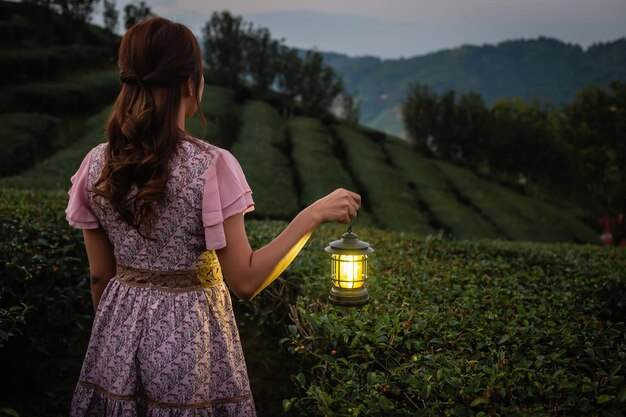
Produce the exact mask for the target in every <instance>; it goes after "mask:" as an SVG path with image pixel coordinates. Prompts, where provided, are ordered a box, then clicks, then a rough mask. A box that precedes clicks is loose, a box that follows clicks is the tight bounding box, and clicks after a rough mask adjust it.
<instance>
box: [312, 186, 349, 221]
mask: <svg viewBox="0 0 626 417" xmlns="http://www.w3.org/2000/svg"><path fill="white" fill-rule="evenodd" d="M359 207H361V196H360V195H358V194H357V193H353V192H352V191H348V190H346V189H344V188H338V189H336V190H335V191H333V192H332V193H330V194H328V195H327V196H325V197H322V198H320V199H319V200H317V201H316V202H315V203H313V204H311V205H310V206H309V207H307V208H306V209H305V210H308V211H310V212H311V215H312V216H313V217H314V218H315V220H316V223H317V224H322V223H326V222H340V223H350V222H351V221H352V219H353V218H355V217H356V215H357V211H358V210H359Z"/></svg>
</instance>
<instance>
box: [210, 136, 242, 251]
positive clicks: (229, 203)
mask: <svg viewBox="0 0 626 417" xmlns="http://www.w3.org/2000/svg"><path fill="white" fill-rule="evenodd" d="M252 210H254V201H253V200H252V190H250V186H249V185H248V182H247V181H246V177H245V175H244V173H243V170H242V169H241V165H239V162H238V161H237V159H235V157H234V156H233V155H232V154H231V153H230V152H228V151H227V150H224V149H219V148H218V149H216V151H215V156H214V157H213V160H212V161H211V164H210V165H209V168H208V170H207V177H206V180H205V183H204V195H203V198H202V223H203V226H204V238H205V241H206V248H207V249H221V248H223V247H225V246H226V236H225V235H224V227H223V223H224V220H225V219H227V218H229V217H231V216H234V215H235V214H239V213H247V212H250V211H252Z"/></svg>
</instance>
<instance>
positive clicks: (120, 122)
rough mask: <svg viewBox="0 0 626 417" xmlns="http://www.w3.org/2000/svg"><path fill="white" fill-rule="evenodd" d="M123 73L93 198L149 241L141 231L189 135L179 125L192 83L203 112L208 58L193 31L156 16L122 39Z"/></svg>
mask: <svg viewBox="0 0 626 417" xmlns="http://www.w3.org/2000/svg"><path fill="white" fill-rule="evenodd" d="M118 66H119V70H120V80H121V81H122V88H121V90H120V93H119V95H118V97H117V99H116V101H115V104H114V105H113V110H112V111H111V114H110V115H109V118H108V120H107V123H106V136H107V140H108V147H107V149H106V157H105V163H104V166H103V169H102V173H101V174H100V177H99V178H98V180H97V181H96V183H95V184H94V186H93V188H92V191H93V192H95V193H96V194H97V195H98V196H100V197H104V198H106V199H107V200H109V201H110V202H111V204H112V205H113V208H114V209H115V211H116V212H117V213H118V214H119V216H120V217H121V219H122V220H124V221H125V222H127V223H128V224H130V225H132V226H134V227H136V228H137V229H139V230H140V233H141V234H142V235H144V236H145V234H144V233H142V230H149V227H150V225H151V223H152V220H153V214H154V212H153V203H156V202H158V201H161V200H162V199H163V197H164V195H165V189H166V185H167V179H168V177H169V161H170V159H171V158H172V155H174V153H175V152H176V148H177V145H178V142H179V140H180V138H181V135H182V134H183V133H184V132H182V131H181V130H180V129H179V128H178V125H177V121H178V113H179V105H180V99H181V90H182V89H183V88H186V86H187V82H188V80H189V78H190V77H191V80H192V83H193V90H194V92H195V94H194V95H195V100H196V104H197V105H198V110H199V109H200V103H199V94H200V82H201V77H202V71H203V69H202V53H201V50H200V45H199V44H198V41H197V40H196V37H195V36H194V35H193V33H192V32H191V30H189V29H188V28H187V27H186V26H184V25H181V24H179V23H174V22H172V21H170V20H167V19H164V18H160V17H155V18H151V19H148V20H145V21H143V22H141V23H138V24H136V25H135V26H133V27H131V28H130V29H129V30H128V31H127V32H126V34H125V35H124V36H123V37H122V41H121V44H120V48H119V53H118ZM198 113H200V118H201V121H202V123H203V124H205V123H206V122H205V120H204V118H203V115H202V112H200V111H198ZM133 186H136V187H137V188H136V192H135V190H133ZM131 191H132V192H131Z"/></svg>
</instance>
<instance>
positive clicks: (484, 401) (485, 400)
mask: <svg viewBox="0 0 626 417" xmlns="http://www.w3.org/2000/svg"><path fill="white" fill-rule="evenodd" d="M480 404H489V398H486V397H478V398H475V399H474V401H472V403H471V404H470V407H476V406H477V405H480Z"/></svg>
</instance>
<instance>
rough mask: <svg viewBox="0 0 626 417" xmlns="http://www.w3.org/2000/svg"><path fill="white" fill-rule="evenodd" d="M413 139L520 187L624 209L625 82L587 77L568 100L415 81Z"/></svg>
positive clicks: (409, 109) (410, 103)
mask: <svg viewBox="0 0 626 417" xmlns="http://www.w3.org/2000/svg"><path fill="white" fill-rule="evenodd" d="M402 115H403V118H404V124H405V128H406V131H407V133H408V136H409V138H410V140H411V142H412V144H413V145H414V146H415V147H416V148H417V149H419V150H420V151H421V152H424V153H426V154H428V155H431V156H433V157H436V158H441V159H445V160H447V161H450V162H453V163H455V164H458V165H462V166H465V167H467V168H470V169H472V170H473V171H475V172H477V173H479V174H483V175H488V176H490V177H491V178H494V179H498V180H501V181H504V182H506V183H508V184H515V185H517V186H518V187H520V188H522V189H523V190H526V191H529V192H533V193H538V194H543V195H547V194H550V195H552V196H553V197H555V198H563V197H565V198H569V199H571V200H574V201H576V202H578V203H581V204H582V205H583V206H584V207H586V208H589V209H591V210H592V211H593V212H594V213H596V214H598V215H610V216H615V215H618V214H620V213H626V84H625V83H623V82H619V81H614V82H612V83H611V84H610V85H609V86H608V87H603V86H599V85H588V86H587V87H585V88H583V89H582V90H581V91H579V92H578V94H577V95H576V97H575V98H574V99H573V100H572V101H571V102H569V103H568V104H566V105H564V106H562V107H557V106H555V105H553V104H552V103H550V102H549V101H545V100H544V101H541V100H537V99H534V100H530V101H525V100H522V99H520V98H511V99H505V100H500V101H497V102H495V103H494V104H493V105H492V106H491V107H487V106H486V105H485V103H484V101H483V99H482V97H481V96H480V95H478V94H476V93H473V92H463V93H460V94H457V93H456V92H455V91H454V90H449V91H446V92H444V93H442V94H436V93H435V92H433V91H431V90H430V88H429V87H428V86H426V85H421V84H419V83H417V84H416V83H413V84H410V86H409V93H408V95H407V98H406V100H405V101H404V102H403V103H402Z"/></svg>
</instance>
